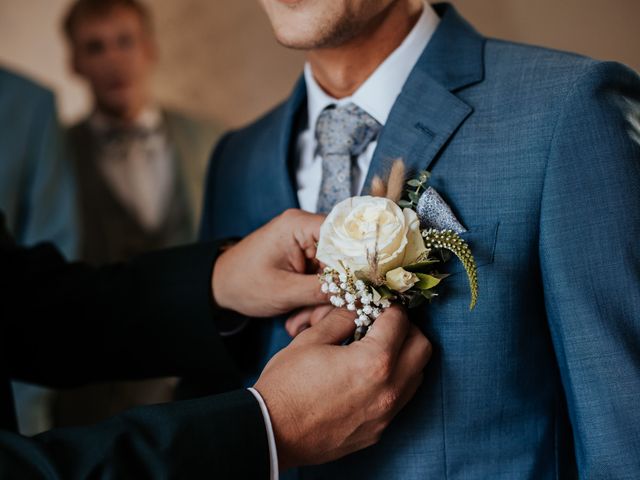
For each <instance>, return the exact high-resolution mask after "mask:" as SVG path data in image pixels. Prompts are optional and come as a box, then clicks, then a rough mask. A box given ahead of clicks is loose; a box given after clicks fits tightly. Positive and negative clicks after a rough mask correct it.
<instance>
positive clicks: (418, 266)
mask: <svg viewBox="0 0 640 480" xmlns="http://www.w3.org/2000/svg"><path fill="white" fill-rule="evenodd" d="M434 263H440V260H438V259H437V258H430V259H428V260H424V261H422V262H416V263H412V264H411V265H407V266H406V267H402V268H404V269H405V270H406V271H407V272H413V273H417V272H421V271H422V270H424V269H426V268H429V266H431V265H433V264H434Z"/></svg>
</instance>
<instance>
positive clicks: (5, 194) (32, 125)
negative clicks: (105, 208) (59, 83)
mask: <svg viewBox="0 0 640 480" xmlns="http://www.w3.org/2000/svg"><path fill="white" fill-rule="evenodd" d="M0 208H2V210H4V213H5V215H6V217H7V226H8V228H9V230H10V231H11V232H12V233H13V235H14V236H15V239H16V241H17V242H18V244H20V245H26V246H30V245H34V244H36V243H39V242H43V241H50V242H53V243H55V244H56V246H57V247H58V248H59V249H60V250H61V251H62V252H63V253H64V254H65V255H66V256H67V257H68V258H73V257H75V256H76V254H77V243H78V238H77V234H78V232H77V214H76V206H75V187H74V180H73V173H72V167H71V163H70V162H69V161H68V159H66V158H65V153H64V149H63V146H62V135H61V131H60V127H59V125H58V118H57V115H56V108H55V102H54V98H53V94H52V93H51V92H50V91H49V90H47V89H45V88H43V87H41V86H39V85H37V84H35V83H33V82H31V81H30V80H28V79H26V78H24V77H21V76H18V75H16V74H14V73H11V72H9V71H7V70H5V69H3V68H0Z"/></svg>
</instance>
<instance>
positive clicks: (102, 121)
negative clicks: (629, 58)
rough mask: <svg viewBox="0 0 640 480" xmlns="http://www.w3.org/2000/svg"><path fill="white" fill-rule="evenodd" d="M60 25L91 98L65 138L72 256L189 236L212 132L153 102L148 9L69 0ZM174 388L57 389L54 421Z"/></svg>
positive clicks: (159, 384) (75, 419) (159, 383)
mask: <svg viewBox="0 0 640 480" xmlns="http://www.w3.org/2000/svg"><path fill="white" fill-rule="evenodd" d="M63 26H64V33H65V35H66V37H67V40H68V44H69V47H70V55H71V65H72V68H73V71H74V72H75V73H76V74H78V75H79V76H80V77H81V78H83V79H84V80H85V81H86V82H87V84H88V85H89V87H90V89H91V94H92V97H93V98H92V100H93V110H92V112H91V114H90V115H89V116H88V117H87V118H85V119H83V120H82V121H80V122H79V123H78V124H76V125H73V126H72V127H70V128H69V130H68V132H67V141H68V144H69V149H70V152H71V157H72V159H73V162H74V165H75V169H76V174H77V181H78V194H79V211H80V216H81V217H80V219H81V247H80V252H81V254H80V257H81V259H82V260H84V261H87V262H89V263H91V264H93V265H104V264H106V263H111V262H116V261H122V260H127V259H129V258H131V257H132V256H134V255H137V254H140V253H143V252H146V251H149V250H154V249H159V248H163V247H169V246H173V245H179V244H184V243H187V242H189V241H191V240H193V239H194V235H195V221H196V219H197V218H198V217H199V215H200V213H199V211H200V203H201V197H202V191H201V189H202V178H203V176H204V170H205V168H206V163H207V159H208V155H209V152H210V149H211V147H212V145H213V143H214V141H215V137H216V131H217V129H216V128H215V127H214V126H213V125H211V124H210V123H205V122H199V121H195V120H193V119H190V118H187V117H185V116H183V115H180V114H178V113H175V112H171V111H168V110H166V109H164V108H162V107H161V106H160V105H158V103H157V102H156V101H155V100H154V98H153V95H152V92H151V77H152V74H153V70H154V67H155V65H156V60H157V48H156V44H155V41H154V38H153V26H152V19H151V13H150V11H149V10H148V9H147V7H146V6H145V5H143V4H142V3H140V2H138V1H136V0H77V1H75V2H73V3H72V4H71V6H70V8H69V10H68V13H67V15H66V18H65V19H64V25H63ZM174 385H175V379H162V380H152V381H146V382H137V383H129V384H103V385H96V386H92V387H88V388H86V389H82V390H79V391H74V392H68V393H64V394H62V395H61V397H60V398H59V401H58V402H57V407H56V414H55V416H56V419H57V420H56V422H57V424H58V425H75V424H84V423H89V422H94V421H97V420H100V419H101V418H103V417H105V416H107V415H110V414H115V413H117V412H119V411H122V410H124V409H125V408H129V407H132V406H134V405H140V404H148V403H158V402H162V401H168V400H170V399H171V397H172V391H173V388H174Z"/></svg>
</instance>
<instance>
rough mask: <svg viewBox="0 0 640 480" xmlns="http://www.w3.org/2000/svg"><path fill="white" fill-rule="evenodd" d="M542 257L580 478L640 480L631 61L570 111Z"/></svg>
mask: <svg viewBox="0 0 640 480" xmlns="http://www.w3.org/2000/svg"><path fill="white" fill-rule="evenodd" d="M539 253H540V260H541V266H542V276H543V282H544V292H545V302H546V310H547V315H548V321H549V326H550V330H551V334H552V338H553V343H554V347H555V352H556V356H557V359H558V364H559V366H560V373H561V377H562V382H563V385H564V391H565V395H566V401H567V405H568V408H569V414H570V419H571V423H572V429H573V434H574V440H575V449H576V459H577V463H578V469H579V473H580V477H581V478H610V479H622V478H636V477H637V475H638V472H640V455H638V452H640V409H639V408H638V399H639V398H640V80H639V79H638V76H637V75H636V74H635V73H633V72H632V71H630V70H629V69H627V68H625V67H623V66H621V65H617V64H612V63H597V64H595V63H594V64H593V65H591V66H590V67H589V68H588V69H587V70H586V71H585V72H583V74H582V75H581V76H580V78H579V79H578V80H577V81H576V83H575V84H574V85H573V86H572V88H571V90H570V91H569V92H567V96H566V99H565V101H564V105H562V106H561V108H560V113H559V115H558V119H557V124H556V129H555V135H554V140H553V142H552V144H551V148H550V152H549V158H548V165H547V169H546V177H545V184H544V192H543V197H542V204H541V220H540V246H539Z"/></svg>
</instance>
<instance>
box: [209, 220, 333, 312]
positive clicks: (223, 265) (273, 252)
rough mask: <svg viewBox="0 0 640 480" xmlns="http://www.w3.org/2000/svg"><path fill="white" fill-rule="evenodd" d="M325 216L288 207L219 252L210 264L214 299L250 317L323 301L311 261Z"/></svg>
mask: <svg viewBox="0 0 640 480" xmlns="http://www.w3.org/2000/svg"><path fill="white" fill-rule="evenodd" d="M323 220H324V217H323V216H321V215H313V214H311V213H307V212H303V211H301V210H287V211H286V212H284V213H283V214H281V215H279V216H278V217H276V218H275V219H273V220H272V221H271V222H269V223H268V224H266V225H265V226H263V227H262V228H260V229H258V230H256V231H255V232H253V233H252V234H251V235H249V236H248V237H246V238H244V239H243V240H242V241H241V242H239V243H238V244H236V245H234V246H233V247H231V248H230V249H229V250H227V251H226V252H224V253H223V254H222V255H220V257H218V260H217V261H216V264H215V266H214V271H213V296H214V298H215V301H216V303H217V304H218V305H219V306H221V307H223V308H227V309H230V310H235V311H236V312H239V313H242V314H244V315H247V316H251V317H271V316H274V315H279V314H281V313H286V312H289V311H291V310H294V309H296V308H299V307H303V306H308V305H318V304H321V303H327V297H326V295H324V294H323V293H322V292H321V291H320V283H319V282H318V277H317V275H316V274H315V271H314V272H313V273H312V274H305V273H306V271H307V267H308V265H309V264H310V263H313V262H314V258H315V254H316V243H317V241H318V236H319V234H320V225H322V222H323Z"/></svg>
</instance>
